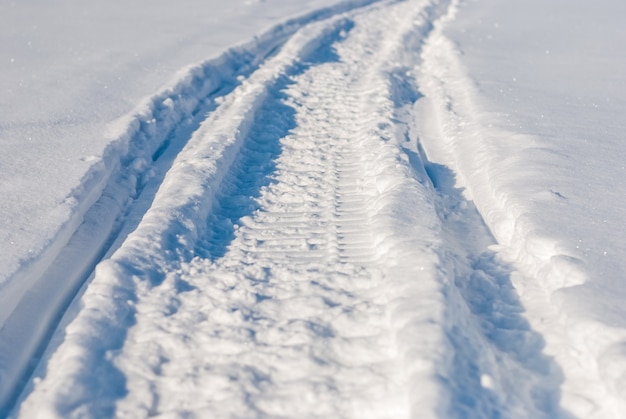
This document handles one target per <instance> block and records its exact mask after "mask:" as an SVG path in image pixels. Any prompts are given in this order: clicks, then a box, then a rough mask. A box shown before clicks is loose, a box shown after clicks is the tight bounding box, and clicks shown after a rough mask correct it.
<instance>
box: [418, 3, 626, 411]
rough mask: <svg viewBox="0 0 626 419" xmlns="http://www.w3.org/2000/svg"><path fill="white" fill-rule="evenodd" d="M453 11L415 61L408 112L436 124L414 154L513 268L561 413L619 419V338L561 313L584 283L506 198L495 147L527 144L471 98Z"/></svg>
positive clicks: (509, 180)
mask: <svg viewBox="0 0 626 419" xmlns="http://www.w3.org/2000/svg"><path fill="white" fill-rule="evenodd" d="M456 3H458V2H455V4H454V5H453V7H452V8H451V9H450V13H449V15H448V16H447V17H446V18H444V19H442V20H441V21H440V22H438V23H437V25H436V28H435V29H434V31H433V33H432V35H431V37H430V38H429V40H428V41H427V43H426V45H425V47H424V52H423V55H422V57H423V63H422V65H421V67H420V71H419V76H418V83H419V89H420V92H421V93H422V94H424V96H425V99H424V100H422V101H421V103H419V104H418V106H417V107H418V108H419V111H418V112H421V113H422V114H423V115H426V116H428V117H429V118H432V120H434V121H436V122H435V123H422V125H423V126H422V131H423V132H425V134H424V135H423V138H422V144H423V146H424V148H425V149H426V150H427V151H428V154H429V155H430V154H432V155H434V156H437V160H438V161H441V162H445V164H446V165H448V166H449V167H451V168H454V169H455V171H456V173H457V174H458V176H459V180H460V182H459V183H460V184H461V185H462V186H463V187H465V188H467V194H468V196H470V197H471V199H472V200H473V201H474V202H475V203H476V206H477V209H478V210H479V212H480V214H482V215H483V217H484V220H485V222H486V224H487V226H488V227H489V229H490V230H491V232H492V233H493V235H494V236H495V238H496V239H497V243H498V246H497V247H493V248H492V249H493V250H496V251H497V252H498V254H500V255H502V256H503V257H504V258H505V259H506V260H507V261H509V262H510V263H511V264H512V266H514V267H515V269H516V271H514V272H513V275H512V276H511V280H512V281H513V283H514V285H515V288H516V290H517V293H518V294H520V295H521V299H522V302H523V303H524V305H525V306H526V307H527V310H528V313H529V314H530V315H529V316H528V317H529V320H530V321H531V323H532V325H533V327H535V328H536V329H537V330H538V331H539V332H540V333H541V334H542V336H543V338H544V339H546V342H545V345H546V348H545V353H546V354H547V355H549V356H551V357H553V358H554V359H555V361H556V362H558V364H559V365H560V366H561V368H562V370H561V371H553V372H552V373H551V374H550V375H551V376H552V379H551V380H552V381H553V382H554V381H555V380H556V381H557V382H559V381H562V384H561V390H560V391H561V392H562V394H561V395H560V399H561V405H562V408H563V409H564V410H566V411H568V412H571V413H573V414H575V415H577V416H579V417H594V418H596V417H597V418H604V417H619V416H620V414H621V413H620V412H623V411H624V410H625V409H626V404H624V398H623V394H620V393H621V391H620V381H619V380H620V378H619V377H620V374H621V373H620V372H618V370H620V367H619V365H618V364H614V365H613V366H611V363H612V362H613V360H617V358H619V357H618V356H615V358H614V355H615V354H617V353H620V351H621V350H622V349H621V348H623V343H622V342H623V339H624V336H623V333H622V332H620V331H619V330H611V328H610V326H607V325H606V324H603V323H601V322H598V321H595V320H593V319H590V318H581V317H580V316H577V315H576V314H575V313H572V312H571V311H570V310H569V309H568V306H567V297H566V293H567V289H568V288H573V287H576V286H577V285H580V284H583V283H584V282H585V278H586V274H585V272H584V269H583V266H582V262H581V261H580V260H578V259H577V258H576V257H574V256H572V255H569V254H566V253H563V252H564V251H563V247H562V246H559V243H556V242H554V240H552V239H550V238H549V237H545V235H543V234H542V232H541V231H540V230H539V228H538V227H537V226H535V225H534V224H533V221H532V219H533V218H532V214H531V213H530V211H529V207H528V205H527V203H525V202H524V200H523V199H519V198H518V197H519V196H521V197H524V195H523V194H522V195H519V194H516V184H515V182H516V181H517V182H519V181H520V179H519V178H518V177H523V173H522V174H521V175H520V174H518V173H505V172H503V170H502V167H509V166H505V165H500V162H502V161H504V160H506V159H511V158H514V156H510V155H506V154H503V153H502V152H501V150H500V147H499V145H498V142H499V140H500V139H502V138H516V139H517V141H519V142H521V143H526V144H532V143H533V139H532V138H523V137H522V136H521V135H520V134H516V133H511V132H504V131H503V130H502V129H501V128H495V127H497V126H498V124H497V117H495V116H494V115H492V114H486V113H485V112H484V111H483V110H482V109H481V106H480V104H479V103H480V102H479V101H478V100H479V98H480V93H479V92H478V89H477V88H476V85H475V83H474V82H473V81H472V80H471V79H470V78H469V77H468V76H467V72H466V70H465V69H464V67H463V65H462V63H461V61H460V58H459V57H460V53H459V51H458V50H457V49H456V47H455V46H454V45H453V44H452V42H451V41H450V40H449V39H448V38H447V37H446V36H445V34H444V31H443V29H444V28H445V25H446V23H447V22H449V21H451V20H452V19H453V18H454V14H455V13H456V11H457V10H456V9H457V5H456ZM541 345H542V346H543V344H541ZM598 360H600V363H598ZM603 362H604V363H603ZM614 368H616V369H615V370H614V371H613V373H608V374H607V372H608V371H610V370H612V369H614ZM546 372H547V371H546ZM559 376H562V378H559ZM560 414H561V415H565V416H566V415H567V414H568V413H560Z"/></svg>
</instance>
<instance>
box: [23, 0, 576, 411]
mask: <svg viewBox="0 0 626 419" xmlns="http://www.w3.org/2000/svg"><path fill="white" fill-rule="evenodd" d="M453 7H454V4H450V2H446V1H442V2H437V1H425V0H424V1H422V0H415V1H413V0H407V1H381V2H377V3H373V4H370V5H364V6H362V7H357V8H353V9H351V10H342V11H337V12H336V13H335V14H328V16H319V17H318V18H316V19H311V20H309V21H307V22H302V23H301V25H300V28H299V29H298V30H295V31H294V32H293V33H290V34H289V35H288V36H287V35H283V37H284V39H282V40H281V42H280V43H278V42H277V46H276V48H275V49H272V52H271V53H269V54H267V55H266V56H264V57H265V58H264V60H262V61H260V62H259V63H258V64H255V65H254V66H253V67H252V68H251V69H250V71H249V72H247V73H244V74H243V75H244V77H241V79H240V80H239V82H238V83H234V84H232V85H229V86H227V88H226V87H223V88H222V90H214V91H213V93H211V95H209V96H208V97H209V99H206V100H205V102H204V103H205V104H204V105H203V106H204V107H200V110H198V111H196V113H195V115H196V116H195V117H194V118H195V122H194V118H192V120H191V122H188V123H187V124H186V125H185V124H180V125H179V127H178V128H176V129H174V131H173V133H172V134H171V135H170V137H169V138H170V139H169V140H167V143H168V144H170V143H171V144H174V146H172V147H169V148H164V149H163V150H162V151H159V152H158V153H156V156H157V157H158V158H163V159H164V160H162V161H164V162H165V161H166V162H165V163H155V166H154V168H153V172H154V174H153V176H152V177H151V178H149V179H148V180H146V181H145V182H144V184H143V186H142V188H141V189H140V190H138V192H137V196H136V197H135V198H134V199H133V203H132V204H131V205H130V206H127V207H125V210H124V212H123V215H122V216H121V217H120V218H121V221H120V222H119V223H118V225H119V226H118V227H117V229H116V230H115V231H116V232H115V233H114V235H113V237H111V238H109V239H108V241H109V242H110V243H109V245H110V249H111V250H109V251H106V248H105V249H104V250H101V251H100V253H101V256H100V258H101V262H100V263H99V264H98V266H97V268H95V270H94V272H93V273H91V271H90V272H88V275H86V276H85V275H83V276H84V277H85V278H86V277H90V278H91V279H90V280H89V281H88V284H87V285H86V286H85V287H84V289H83V291H82V292H81V293H80V295H79V296H78V297H77V298H76V299H75V301H74V303H73V304H72V306H71V307H70V308H69V310H67V312H66V314H65V318H64V319H63V320H62V321H61V326H60V327H59V328H58V329H57V332H56V334H55V335H54V337H53V338H52V339H51V340H50V342H49V344H48V347H47V350H46V352H45V353H44V354H43V355H42V354H41V351H40V352H39V355H36V356H37V358H39V357H41V362H40V364H39V366H38V368H37V369H36V370H35V372H34V378H32V379H31V380H30V382H29V383H28V384H27V385H26V386H25V388H24V391H23V393H22V396H21V397H20V398H19V399H17V400H18V401H17V403H16V404H15V407H14V409H13V411H12V415H14V416H15V417H24V418H27V417H36V415H37V414H39V413H41V412H45V413H46V414H49V415H51V416H55V415H56V416H58V417H111V416H119V417H147V416H162V417H271V418H274V417H275V418H278V417H358V418H367V417H372V418H382V417H389V418H404V417H406V418H409V417H459V418H461V417H462V418H468V417H487V418H492V417H558V416H561V415H564V414H563V413H562V412H560V411H559V407H558V405H559V371H558V367H557V366H556V365H555V364H554V363H553V361H551V360H550V359H549V358H547V357H546V356H544V355H543V354H542V353H541V350H542V340H541V337H540V336H539V335H537V334H536V333H535V332H533V331H532V330H531V328H530V326H529V325H528V323H527V322H526V321H525V320H524V318H523V317H522V316H521V312H522V311H523V309H522V307H521V304H520V303H519V302H518V300H517V297H516V294H515V291H514V289H513V287H512V286H511V283H510V280H509V274H510V268H508V267H507V266H506V265H505V264H503V263H502V262H500V261H498V258H497V257H496V255H495V254H494V253H493V252H492V251H490V250H489V246H490V245H492V244H494V240H493V238H492V237H491V235H490V234H489V231H488V229H487V227H486V226H485V224H484V222H483V220H482V218H481V217H480V215H479V213H478V212H477V211H476V209H475V208H474V206H473V204H472V203H471V202H470V201H467V200H466V199H465V198H464V197H463V195H462V193H461V191H460V190H458V189H455V187H454V173H453V172H451V171H450V170H449V169H448V168H446V167H444V166H441V165H437V164H436V163H432V162H429V161H428V157H427V156H426V155H425V153H424V152H423V151H422V148H421V147H420V145H419V138H418V136H417V135H416V134H415V132H414V129H413V128H412V126H413V123H414V119H415V118H419V117H420V115H419V114H414V113H413V103H414V102H415V101H416V100H418V99H419V98H420V93H419V86H417V85H416V82H415V75H414V74H415V71H416V68H418V66H419V64H420V54H421V46H422V44H423V43H424V42H425V41H426V39H427V38H428V36H429V34H430V33H431V31H432V30H433V27H434V26H435V25H436V22H437V21H438V20H439V19H441V18H442V17H443V16H446V15H447V14H448V13H450V9H451V8H453ZM170 101H171V98H170ZM168 103H169V102H168ZM179 150H180V152H179ZM155 161H158V159H155ZM98 260H99V259H98ZM93 265H94V266H95V263H94V264H93ZM33 356H35V355H33Z"/></svg>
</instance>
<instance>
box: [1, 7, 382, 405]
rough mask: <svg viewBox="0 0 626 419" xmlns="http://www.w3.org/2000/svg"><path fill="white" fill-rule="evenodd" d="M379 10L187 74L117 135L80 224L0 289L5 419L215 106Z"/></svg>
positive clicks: (79, 209)
mask: <svg viewBox="0 0 626 419" xmlns="http://www.w3.org/2000/svg"><path fill="white" fill-rule="evenodd" d="M375 1H377V0H351V1H346V2H342V3H339V4H337V5H335V6H330V7H326V8H322V9H318V10H315V11H312V12H309V13H307V14H305V15H302V16H298V17H295V18H291V19H289V20H287V21H285V22H284V23H281V24H279V25H276V26H274V27H272V28H270V29H269V30H267V31H266V32H265V33H263V34H261V35H260V36H258V37H255V38H254V40H252V41H249V42H247V43H243V44H241V45H238V46H235V47H232V48H230V49H228V50H226V51H225V52H224V53H223V54H222V55H220V56H219V57H217V58H211V59H208V60H206V61H204V62H202V63H199V64H196V65H192V66H189V67H187V68H184V69H182V70H181V71H179V73H178V74H177V75H176V76H175V77H174V78H173V80H172V81H171V82H170V83H169V84H168V85H167V86H165V87H164V88H163V89H162V90H161V91H159V92H158V93H156V94H155V95H153V96H151V97H149V98H146V99H145V100H144V101H143V102H142V103H141V104H140V105H138V106H137V107H136V108H135V110H134V111H132V112H131V113H130V114H129V115H127V116H126V117H123V118H120V119H119V120H117V121H114V122H113V123H112V124H111V125H110V129H109V132H108V134H107V135H108V137H109V138H111V142H110V145H109V146H108V147H107V149H106V150H105V152H104V154H103V157H102V160H101V161H100V162H98V163H97V164H95V165H94V166H93V167H92V168H91V169H90V171H89V172H88V173H87V175H86V176H85V178H84V179H83V181H82V184H81V185H80V186H78V187H77V188H76V189H75V191H74V192H73V193H72V194H71V195H70V196H68V197H67V198H66V200H65V201H66V202H67V203H68V205H71V206H72V207H73V208H74V209H73V211H72V218H71V219H69V220H67V222H66V223H65V224H64V225H63V226H61V227H60V229H59V231H58V233H57V235H56V238H55V239H54V240H52V241H51V242H50V243H48V244H47V246H46V247H45V249H44V250H43V252H42V253H41V254H39V255H35V256H33V257H32V258H31V259H29V260H24V261H23V263H22V265H21V267H20V268H19V270H17V271H16V272H14V273H13V274H11V275H10V276H9V277H7V278H5V279H4V280H3V282H2V283H0V414H4V413H8V412H9V411H10V409H11V406H12V405H13V404H14V403H15V401H16V397H17V396H18V394H19V392H20V391H21V387H22V386H23V385H24V384H25V382H26V379H27V378H28V376H29V375H30V373H31V372H32V370H33V368H35V365H36V363H37V362H38V359H37V358H38V356H39V355H38V354H41V352H42V351H43V350H44V348H45V346H46V345H47V342H48V340H49V339H50V338H51V333H52V332H53V331H54V329H55V328H56V327H57V325H58V323H59V321H60V319H61V317H62V316H63V312H64V311H65V310H66V308H67V307H68V306H69V304H70V302H71V301H72V299H73V298H74V297H75V295H76V294H77V292H78V290H79V289H80V288H81V287H82V286H83V285H84V284H85V283H87V282H88V278H89V277H90V276H91V275H92V274H93V270H94V268H95V266H96V265H97V264H98V263H99V261H100V260H102V258H103V257H104V256H105V254H107V253H110V251H111V249H114V248H115V247H114V246H113V243H114V242H116V241H117V242H120V240H117V238H118V237H119V235H120V234H122V231H123V230H125V233H124V234H128V233H129V228H128V227H127V226H125V225H124V224H125V223H126V222H127V221H128V219H127V218H128V214H129V213H130V212H131V211H132V210H133V207H134V206H136V205H135V201H136V200H137V199H140V200H143V201H146V200H148V201H150V200H151V199H152V197H151V196H147V195H149V194H148V193H145V194H143V196H142V192H143V189H144V187H146V185H147V184H148V183H149V182H150V181H151V180H152V178H153V177H155V176H156V177H158V176H163V174H164V172H165V171H167V168H168V166H169V165H170V164H171V163H172V160H173V159H174V157H175V155H176V153H178V151H180V150H181V149H182V148H183V146H184V145H185V141H186V139H187V138H188V134H187V132H188V131H192V130H193V129H194V126H195V127H197V125H198V123H199V120H198V119H199V117H200V116H201V114H202V113H203V112H204V113H206V112H209V111H211V110H212V109H213V108H215V106H216V100H217V98H219V97H220V96H223V95H225V94H227V93H228V92H229V91H231V90H232V89H234V88H235V86H237V85H238V84H239V83H240V82H241V77H245V76H247V75H249V74H250V73H252V72H253V71H254V70H255V69H256V68H258V67H259V65H260V64H261V62H262V61H263V60H264V59H266V58H267V57H268V56H271V55H272V54H273V53H274V51H275V50H276V49H277V48H279V47H280V45H281V44H282V43H284V42H285V41H286V40H287V39H288V38H289V37H290V36H291V35H292V34H294V33H295V32H296V31H297V30H298V29H299V28H301V27H303V26H306V25H307V24H310V23H311V22H315V21H320V20H323V19H327V18H329V17H330V16H333V15H337V14H340V13H344V12H346V11H348V10H351V9H356V8H359V7H363V6H366V5H368V4H371V3H373V2H375ZM164 154H167V156H164ZM155 172H158V173H155ZM155 192H156V191H151V192H150V193H151V194H152V196H154V193H155ZM140 205H141V206H142V208H143V207H146V205H149V202H148V203H145V202H144V203H141V204H140ZM145 209H147V207H146V208H145ZM134 218H135V220H130V221H131V222H135V223H136V222H138V219H140V218H141V215H138V214H135V216H134ZM112 246H113V247H112ZM25 322H27V324H26V323H25Z"/></svg>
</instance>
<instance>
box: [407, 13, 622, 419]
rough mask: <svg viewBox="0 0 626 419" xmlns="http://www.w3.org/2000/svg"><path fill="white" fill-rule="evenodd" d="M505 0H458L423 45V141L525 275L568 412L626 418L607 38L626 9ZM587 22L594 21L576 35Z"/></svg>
mask: <svg viewBox="0 0 626 419" xmlns="http://www.w3.org/2000/svg"><path fill="white" fill-rule="evenodd" d="M495 3H497V2H491V1H484V2H475V3H468V4H465V5H462V6H459V7H457V8H456V10H455V13H456V16H452V15H451V16H450V22H449V23H448V24H447V25H445V26H442V27H440V28H438V29H437V30H436V31H435V33H434V34H433V36H432V37H431V39H430V40H429V42H428V44H427V46H426V47H425V51H424V54H423V60H424V61H423V66H422V71H421V75H420V77H419V80H418V83H419V86H420V90H421V92H422V93H423V94H424V95H425V97H426V98H425V99H423V100H421V101H420V102H421V103H419V104H418V105H417V106H418V109H420V112H421V113H422V115H425V116H426V118H428V117H432V118H433V120H432V121H434V122H432V123H428V122H424V121H423V120H422V122H421V124H422V126H423V127H422V130H423V133H424V135H423V137H424V138H423V145H424V148H425V149H426V152H427V154H428V155H429V158H430V159H431V160H433V161H435V162H438V163H441V164H445V165H447V166H449V167H451V168H454V170H455V171H456V172H457V174H458V178H459V179H458V181H459V185H460V186H462V187H464V188H466V195H467V196H468V197H469V198H470V199H472V200H473V201H474V202H475V203H476V206H477V207H478V209H479V211H480V213H481V214H482V216H483V218H484V219H485V221H486V222H487V224H488V225H489V227H490V229H491V231H492V232H493V234H494V236H495V237H496V238H497V240H498V243H499V244H500V247H499V248H498V251H499V252H500V253H501V254H503V255H505V256H506V258H507V259H508V260H509V261H512V262H513V263H514V265H515V267H516V268H517V269H519V274H518V275H517V276H515V277H514V284H515V286H516V288H517V291H518V293H519V294H520V296H521V299H522V302H523V303H524V305H525V307H526V309H527V317H528V318H529V319H530V321H531V323H532V324H533V326H534V327H536V328H537V330H538V331H539V332H540V333H542V335H543V336H544V338H545V339H546V349H545V351H546V354H548V355H550V356H553V357H554V358H555V359H556V361H557V362H558V363H559V364H560V366H561V367H562V368H563V373H564V375H565V381H564V383H563V386H562V391H563V394H562V405H563V407H564V408H565V409H566V410H569V411H571V412H572V413H574V414H576V415H578V416H580V417H618V416H619V412H623V411H624V409H626V406H625V405H624V401H623V394H624V391H625V390H626V388H625V387H624V383H625V382H626V381H625V377H626V375H625V373H626V356H625V353H624V352H623V347H624V343H625V342H626V340H625V339H626V327H625V326H626V324H625V323H624V320H623V319H624V318H626V312H624V310H623V309H622V308H620V301H623V298H624V297H625V296H626V295H625V287H624V282H623V277H624V273H625V272H626V266H625V264H624V258H622V257H621V256H620V255H621V254H623V251H624V244H623V240H622V234H621V228H620V226H622V225H624V224H623V221H624V215H623V211H622V210H621V208H622V207H623V203H624V197H623V195H621V194H619V193H615V191H618V190H624V186H626V185H622V180H621V179H623V176H622V175H621V172H622V170H623V164H621V163H619V162H617V161H616V159H615V156H617V155H620V154H621V153H622V148H623V146H622V145H621V144H620V138H621V137H622V134H621V133H620V132H621V128H620V126H621V125H622V124H621V123H619V122H617V121H618V120H619V117H618V115H620V114H623V111H624V109H625V108H624V104H625V103H624V100H623V98H624V97H625V95H624V91H623V83H621V84H619V85H616V84H615V82H616V81H617V80H618V79H617V78H616V74H624V72H623V71H621V72H620V69H622V68H623V66H624V65H625V64H626V61H625V60H624V59H623V57H620V56H619V55H615V54H614V49H613V48H612V47H611V46H610V45H611V44H606V42H609V40H611V41H610V42H612V40H613V39H614V38H613V36H615V35H616V34H619V36H622V37H623V36H626V35H625V33H624V31H623V29H621V24H620V23H619V20H618V19H614V18H612V17H611V16H616V15H619V13H618V10H620V9H622V8H623V6H621V5H618V4H617V3H616V2H602V6H601V7H596V5H594V6H588V5H587V3H583V2H577V3H575V4H571V3H568V5H567V6H563V7H561V6H558V5H556V4H551V5H550V6H547V5H545V4H543V3H541V4H540V3H539V2H537V3H533V4H527V3H524V4H523V6H521V5H514V6H512V7H511V8H509V6H508V5H507V6H504V5H501V4H495ZM538 16H540V18H539V19H537V17H538ZM453 18H454V20H453V21H452V19H453ZM583 22H586V23H589V22H594V24H593V25H586V26H585V27H586V30H585V31H581V32H580V33H578V32H577V31H576V29H575V28H576V25H577V24H582V23H583ZM599 22H603V23H602V24H600V23H599ZM530 28H532V31H530ZM609 33H612V35H609ZM581 60H582V61H583V62H585V61H586V60H591V61H587V62H585V63H583V64H581V63H580V61H581ZM591 62H595V63H597V64H591ZM607 65H608V67H606V66H607ZM599 103H601V105H600V104H599ZM598 107H601V108H602V110H601V111H600V110H599V109H598ZM609 371H610V372H609Z"/></svg>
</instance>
